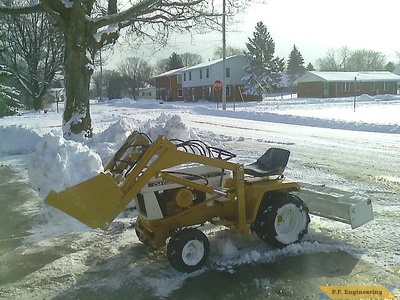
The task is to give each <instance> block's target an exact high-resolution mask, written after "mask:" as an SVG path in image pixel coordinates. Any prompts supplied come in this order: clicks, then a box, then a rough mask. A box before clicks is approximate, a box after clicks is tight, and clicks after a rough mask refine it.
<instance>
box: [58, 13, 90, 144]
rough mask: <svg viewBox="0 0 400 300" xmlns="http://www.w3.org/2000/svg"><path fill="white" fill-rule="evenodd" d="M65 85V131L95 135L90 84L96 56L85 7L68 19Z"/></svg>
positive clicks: (65, 132) (66, 26) (65, 28)
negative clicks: (90, 39)
mask: <svg viewBox="0 0 400 300" xmlns="http://www.w3.org/2000/svg"><path fill="white" fill-rule="evenodd" d="M65 21H66V22H65V24H64V26H63V27H64V28H63V29H64V30H63V31H64V36H65V57H64V68H65V89H66V100H65V109H64V115H63V134H64V137H66V138H68V137H71V136H72V135H84V136H85V137H91V136H92V126H91V118H90V111H89V109H90V108H89V84H90V77H91V75H92V73H93V64H92V58H91V55H90V54H89V51H88V49H89V42H88V40H87V39H88V37H89V38H90V37H92V34H91V33H90V32H89V33H88V30H89V28H90V26H88V24H87V23H86V22H85V13H84V11H83V10H82V11H81V10H80V9H78V10H76V9H74V11H73V12H72V14H71V18H70V19H69V20H65Z"/></svg>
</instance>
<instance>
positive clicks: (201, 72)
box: [200, 70, 203, 79]
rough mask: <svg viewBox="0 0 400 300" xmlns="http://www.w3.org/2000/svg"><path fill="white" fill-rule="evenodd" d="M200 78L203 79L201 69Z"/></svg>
mask: <svg viewBox="0 0 400 300" xmlns="http://www.w3.org/2000/svg"><path fill="white" fill-rule="evenodd" d="M200 79H203V70H200Z"/></svg>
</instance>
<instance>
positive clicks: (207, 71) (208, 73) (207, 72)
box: [206, 69, 210, 78]
mask: <svg viewBox="0 0 400 300" xmlns="http://www.w3.org/2000/svg"><path fill="white" fill-rule="evenodd" d="M206 78H210V69H206Z"/></svg>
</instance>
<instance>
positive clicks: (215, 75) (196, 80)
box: [181, 55, 261, 102]
mask: <svg viewBox="0 0 400 300" xmlns="http://www.w3.org/2000/svg"><path fill="white" fill-rule="evenodd" d="M247 64H248V62H247V60H246V58H245V57H244V56H243V55H234V56H230V57H227V58H226V61H225V67H226V70H225V72H226V74H225V75H226V101H228V102H242V101H256V100H261V97H260V96H252V95H243V93H242V91H243V82H242V78H243V77H244V76H246V72H245V71H244V70H243V69H244V67H245V66H246V65H247ZM222 66H223V61H222V58H221V59H217V60H213V61H208V62H204V63H201V64H198V65H195V66H193V67H189V68H185V69H183V70H181V73H182V89H183V96H184V100H185V101H198V100H209V101H218V102H220V101H221V100H222V92H221V91H216V90H214V88H213V83H214V82H215V81H216V80H221V81H222V75H223V73H222V71H223V70H222Z"/></svg>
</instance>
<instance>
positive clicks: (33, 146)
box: [0, 96, 400, 299]
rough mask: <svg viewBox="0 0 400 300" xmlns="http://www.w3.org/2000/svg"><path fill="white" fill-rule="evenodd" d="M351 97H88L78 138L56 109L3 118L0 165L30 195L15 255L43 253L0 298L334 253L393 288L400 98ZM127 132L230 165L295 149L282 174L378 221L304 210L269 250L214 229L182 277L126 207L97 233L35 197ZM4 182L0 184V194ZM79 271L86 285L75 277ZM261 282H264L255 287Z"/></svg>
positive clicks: (156, 288) (96, 168)
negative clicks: (363, 199) (220, 151)
mask: <svg viewBox="0 0 400 300" xmlns="http://www.w3.org/2000/svg"><path fill="white" fill-rule="evenodd" d="M356 100H357V101H356V109H355V110H354V99H353V98H343V99H296V98H290V97H286V98H285V99H281V98H280V97H276V98H275V99H274V98H271V99H267V100H265V101H263V102H259V103H235V104H234V105H233V104H232V103H228V105H227V106H228V109H227V110H226V111H223V110H221V109H217V105H216V104H213V103H208V102H197V103H167V102H164V103H162V102H159V101H155V100H154V101H144V100H143V101H140V100H139V101H133V100H130V99H120V100H112V101H107V102H104V103H95V102H93V103H92V106H91V112H92V118H93V127H94V131H95V135H94V138H93V139H91V140H89V141H87V142H86V143H84V144H83V143H78V142H74V141H67V140H64V139H63V138H62V136H61V114H57V113H56V112H55V109H51V110H50V111H49V112H48V113H47V114H44V113H35V112H26V113H24V114H23V115H21V116H14V117H6V118H3V119H0V155H1V156H0V166H2V167H5V166H10V167H11V168H12V169H14V170H18V172H19V176H22V179H20V180H22V182H25V183H26V182H28V181H29V184H30V185H31V186H32V188H33V189H34V190H35V191H36V193H32V194H33V195H34V197H32V196H30V198H29V199H27V200H26V201H25V202H24V203H23V204H21V205H20V206H18V210H17V211H13V213H16V214H22V215H24V214H26V215H29V218H30V224H29V227H30V228H29V229H28V234H27V236H26V237H25V238H24V239H23V243H22V244H21V245H19V246H18V248H17V249H16V250H15V251H17V252H18V253H19V254H20V256H21V257H35V255H39V254H40V253H47V254H48V253H50V258H49V259H48V260H45V261H44V262H43V265H42V266H41V267H40V268H37V269H35V270H32V271H31V272H30V273H29V274H27V275H26V276H24V277H23V278H19V280H17V281H15V282H11V283H7V284H6V285H4V286H3V287H0V297H1V293H4V295H6V297H7V296H8V297H13V298H19V299H24V295H25V296H26V295H30V296H31V297H33V298H35V297H36V298H37V299H39V298H40V299H47V298H51V297H56V296H57V295H58V296H59V297H61V296H60V295H62V293H63V292H64V291H66V290H68V289H75V290H79V289H81V290H85V289H88V290H102V289H106V290H107V289H108V290H115V291H118V290H120V289H122V285H124V284H126V283H127V282H130V283H131V284H132V285H133V286H135V287H136V285H137V288H138V289H141V290H142V291H143V294H142V295H147V294H146V293H149V295H150V296H151V297H156V298H157V297H168V295H170V294H171V293H172V292H173V291H175V290H179V288H180V287H182V285H184V284H185V283H187V282H188V279H189V278H197V277H198V276H202V275H201V274H203V273H204V272H207V270H209V271H215V270H218V271H221V272H227V273H229V274H231V273H233V274H234V273H235V268H238V267H239V266H243V265H250V266H251V265H260V264H264V263H273V262H276V261H278V260H279V259H282V258H283V257H288V256H289V257H290V256H299V255H301V254H315V253H317V254H318V253H334V252H335V253H336V252H338V251H343V252H345V253H349V254H351V256H352V257H356V258H358V259H362V261H365V262H366V263H370V264H371V266H374V267H376V269H377V270H378V269H379V270H382V272H386V273H384V274H387V276H386V280H388V282H375V284H376V285H396V284H397V282H391V281H390V280H391V278H392V277H391V276H398V275H399V274H400V246H399V240H400V233H399V232H398V227H399V226H400V218H399V217H398V216H399V215H400V203H399V200H400V197H399V195H400V156H399V153H400V117H399V116H400V97H396V96H390V97H388V96H377V97H374V98H372V97H367V96H361V97H358V98H357V99H356ZM219 108H221V105H219ZM134 129H138V130H140V131H142V132H145V133H147V134H148V135H149V136H150V137H152V138H153V139H154V138H156V137H157V135H159V134H163V135H166V136H167V137H173V138H180V139H184V140H186V139H202V140H203V141H205V142H207V143H209V144H211V145H214V146H218V147H222V148H225V149H227V150H230V151H233V152H235V153H236V154H237V157H236V158H235V160H237V161H240V162H242V163H250V162H252V161H254V160H255V159H257V158H258V157H259V156H260V155H261V154H262V153H263V152H264V151H265V150H266V149H267V148H269V147H282V148H287V149H289V150H290V151H291V158H290V161H289V165H288V167H287V170H286V173H285V174H286V176H287V177H289V178H292V179H294V180H297V181H300V182H307V183H313V184H324V185H327V186H330V187H334V188H339V189H342V190H345V191H350V192H356V193H360V194H363V195H364V196H367V197H368V198H370V199H371V200H372V201H373V207H374V212H375V219H374V220H373V221H371V222H369V223H368V224H366V225H364V226H362V227H360V228H358V229H355V230H351V228H350V226H348V225H346V224H342V223H339V222H333V221H329V220H326V219H324V218H320V217H316V216H312V221H311V224H310V229H309V233H308V234H307V235H306V237H305V239H304V241H303V242H302V243H300V244H297V245H291V246H289V247H287V248H285V249H281V250H276V249H271V248H269V247H268V246H266V245H265V244H264V243H262V242H260V240H259V239H258V238H256V237H255V236H250V237H240V236H236V235H234V234H232V233H231V232H230V231H227V230H224V229H222V230H221V229H215V228H212V229H211V228H210V229H208V230H207V234H208V236H209V238H210V241H211V247H212V253H211V259H210V264H209V266H208V267H207V270H201V271H199V272H195V273H194V274H190V275H188V274H179V273H177V272H175V271H174V270H171V267H170V266H169V265H168V263H167V261H166V259H165V254H164V253H162V251H161V253H160V252H155V253H149V252H148V249H147V248H145V246H142V245H141V244H140V242H139V241H138V240H137V238H136V236H135V235H134V233H133V231H132V230H127V228H129V227H130V226H131V221H132V218H134V216H135V212H131V211H126V212H124V213H122V214H121V215H120V216H119V217H118V218H117V219H116V221H115V222H114V223H113V224H112V226H111V229H110V231H107V232H100V231H95V230H90V229H88V228H87V227H85V226H84V225H82V224H80V223H79V222H77V221H75V220H74V219H72V218H70V217H69V216H66V215H64V214H63V213H61V212H59V211H57V210H55V209H54V208H51V207H47V206H45V205H44V204H43V203H42V199H43V198H44V197H45V196H46V195H47V193H48V192H49V191H50V190H51V189H54V190H62V189H65V188H66V187H68V186H71V185H74V184H76V183H78V182H81V181H83V180H84V179H87V178H90V177H91V176H93V175H94V174H96V173H98V172H100V171H101V170H102V168H103V165H104V164H105V163H106V162H107V161H108V159H109V158H110V155H112V154H113V153H114V152H115V151H116V150H117V149H118V147H119V145H121V143H122V142H123V141H124V139H125V138H126V136H127V135H128V134H129V133H130V132H131V131H132V130H134ZM4 184H5V183H2V182H0V189H2V186H3V187H4ZM4 238H6V237H4ZM62 249H63V250H62ZM2 259H10V256H9V255H6V254H5V255H3V256H2V257H0V260H2ZM14 259H16V260H18V259H17V258H14ZM126 266H128V267H127V268H126ZM124 268H125V269H124ZM115 270H117V272H116V271H115ZM103 273H104V274H103ZM87 274H96V277H95V278H93V277H90V276H89V275H87ZM100 274H103V275H100ZM85 276H88V280H87V281H85V280H83V281H82V278H83V279H85ZM89 278H90V280H89ZM375 280H376V278H375ZM82 282H83V283H82ZM133 282H136V283H133ZM268 282H269V281H268V280H266V281H265V282H264V281H263V284H261V283H260V284H261V286H262V288H266V287H268V286H269V285H270V284H269V283H268ZM356 283H357V282H354V283H353V282H349V283H348V284H349V285H355V284H356ZM367 283H368V284H371V282H367ZM367 283H366V284H367ZM396 291H398V290H395V292H394V293H395V294H396ZM68 295H73V293H72V294H68ZM396 295H397V296H399V293H398V292H397V294H396ZM151 297H150V298H149V299H153V298H151ZM316 298H319V296H318V295H317V296H316ZM60 299H62V297H61V298H60ZM279 299H280V298H279ZM292 299H295V298H293V297H292Z"/></svg>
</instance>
